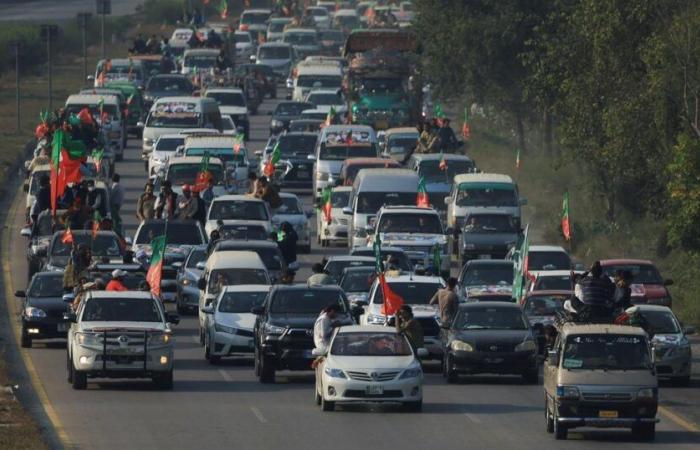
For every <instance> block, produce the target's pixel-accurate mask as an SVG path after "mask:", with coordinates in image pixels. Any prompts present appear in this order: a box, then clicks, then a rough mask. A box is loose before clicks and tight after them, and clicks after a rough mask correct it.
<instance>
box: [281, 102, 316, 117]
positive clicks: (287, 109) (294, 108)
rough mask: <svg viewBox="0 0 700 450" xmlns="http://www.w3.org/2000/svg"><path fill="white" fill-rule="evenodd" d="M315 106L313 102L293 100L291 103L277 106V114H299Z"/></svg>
mask: <svg viewBox="0 0 700 450" xmlns="http://www.w3.org/2000/svg"><path fill="white" fill-rule="evenodd" d="M313 107H314V105H313V104H311V103H301V102H291V103H280V104H279V105H277V108H275V114H274V115H275V116H298V115H300V114H301V112H302V111H305V110H307V109H312V108H313Z"/></svg>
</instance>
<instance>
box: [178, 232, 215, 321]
mask: <svg viewBox="0 0 700 450" xmlns="http://www.w3.org/2000/svg"><path fill="white" fill-rule="evenodd" d="M206 262H207V246H206V245H198V246H196V247H192V248H191V249H190V252H189V254H188V255H187V258H186V259H185V261H183V262H181V263H178V262H176V263H174V264H173V268H175V269H177V275H176V279H175V283H176V286H177V287H176V289H177V293H176V295H175V303H176V304H177V312H178V314H184V313H185V312H187V311H192V312H197V310H198V308H199V287H197V282H198V281H199V279H200V278H201V277H202V273H203V272H204V270H203V269H202V268H201V267H202V264H206ZM200 263H201V264H200Z"/></svg>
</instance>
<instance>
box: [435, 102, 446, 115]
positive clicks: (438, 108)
mask: <svg viewBox="0 0 700 450" xmlns="http://www.w3.org/2000/svg"><path fill="white" fill-rule="evenodd" d="M433 113H434V114H435V117H437V118H438V119H444V118H445V113H444V112H443V111H442V105H441V104H440V103H435V106H433Z"/></svg>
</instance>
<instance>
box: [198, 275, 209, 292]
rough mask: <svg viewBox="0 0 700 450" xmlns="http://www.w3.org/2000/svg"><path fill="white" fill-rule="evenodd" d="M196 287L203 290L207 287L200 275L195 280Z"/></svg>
mask: <svg viewBox="0 0 700 450" xmlns="http://www.w3.org/2000/svg"><path fill="white" fill-rule="evenodd" d="M197 288H198V289H199V290H200V291H204V290H206V289H207V281H206V280H205V279H204V277H202V278H200V279H199V280H197Z"/></svg>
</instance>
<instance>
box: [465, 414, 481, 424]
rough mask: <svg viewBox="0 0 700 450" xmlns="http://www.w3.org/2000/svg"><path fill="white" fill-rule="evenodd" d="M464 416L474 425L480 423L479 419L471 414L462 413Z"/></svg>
mask: <svg viewBox="0 0 700 450" xmlns="http://www.w3.org/2000/svg"><path fill="white" fill-rule="evenodd" d="M464 415H465V416H466V417H467V419H469V420H471V421H472V422H474V423H481V419H479V418H478V417H477V416H475V415H474V414H471V413H464Z"/></svg>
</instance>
